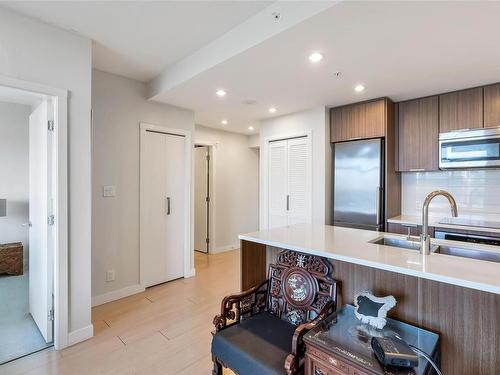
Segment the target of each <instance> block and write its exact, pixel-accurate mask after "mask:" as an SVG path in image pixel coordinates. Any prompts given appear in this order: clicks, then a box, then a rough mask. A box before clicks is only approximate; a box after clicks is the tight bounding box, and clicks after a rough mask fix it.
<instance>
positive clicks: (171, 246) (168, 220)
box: [141, 131, 185, 287]
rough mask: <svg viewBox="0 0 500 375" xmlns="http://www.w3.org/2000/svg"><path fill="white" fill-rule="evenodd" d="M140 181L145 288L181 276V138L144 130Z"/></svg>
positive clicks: (182, 162) (182, 139)
mask: <svg viewBox="0 0 500 375" xmlns="http://www.w3.org/2000/svg"><path fill="white" fill-rule="evenodd" d="M144 137H145V138H144V142H143V150H142V160H141V168H142V172H141V178H142V182H141V185H142V189H143V191H142V192H141V195H142V199H141V203H142V209H141V211H142V215H141V220H142V223H141V279H142V282H143V284H144V286H145V287H148V286H152V285H156V284H160V283H163V282H166V281H169V280H173V279H176V278H179V277H182V275H183V264H184V261H183V259H184V258H183V254H184V246H183V245H184V230H183V229H184V226H183V221H184V199H183V198H184V194H183V190H184V168H185V160H184V137H179V136H174V135H169V134H163V133H158V132H151V131H147V132H146V133H145V136H144Z"/></svg>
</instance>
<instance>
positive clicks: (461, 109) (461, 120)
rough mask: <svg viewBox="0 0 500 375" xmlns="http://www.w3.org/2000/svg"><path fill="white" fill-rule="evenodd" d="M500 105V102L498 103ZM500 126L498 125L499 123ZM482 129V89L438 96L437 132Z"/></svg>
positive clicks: (477, 88)
mask: <svg viewBox="0 0 500 375" xmlns="http://www.w3.org/2000/svg"><path fill="white" fill-rule="evenodd" d="M498 102H499V104H500V100H499V101H498ZM499 125H500V123H499ZM482 127H483V88H482V87H476V88H473V89H468V90H460V91H455V92H450V93H447V94H443V95H439V132H440V133H447V132H451V131H455V130H461V129H475V128H482Z"/></svg>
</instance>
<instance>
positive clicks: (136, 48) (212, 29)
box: [0, 1, 271, 81]
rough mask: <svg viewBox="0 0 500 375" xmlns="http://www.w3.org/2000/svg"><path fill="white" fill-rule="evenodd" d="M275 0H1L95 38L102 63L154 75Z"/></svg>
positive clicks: (145, 77)
mask: <svg viewBox="0 0 500 375" xmlns="http://www.w3.org/2000/svg"><path fill="white" fill-rule="evenodd" d="M270 3H271V2H270V1H233V2H230V1H1V2H0V4H1V5H2V6H4V7H8V8H11V9H13V10H15V11H16V12H19V13H22V14H24V15H27V16H29V17H33V18H37V19H40V20H42V21H44V22H46V23H50V24H53V25H55V26H58V27H61V28H63V29H67V30H71V31H74V32H76V33H78V34H81V35H83V36H86V37H88V38H90V39H92V40H94V48H93V66H94V67H95V68H97V69H100V70H103V71H106V72H110V73H115V74H119V75H123V76H126V77H130V78H134V79H137V80H140V81H149V80H151V79H152V78H154V77H156V76H157V75H158V74H159V73H160V72H161V71H162V70H163V69H165V68H166V67H168V66H169V65H171V64H173V63H175V62H176V61H178V60H180V59H182V58H183V57H185V56H186V55H189V54H191V53H192V52H194V51H196V50H198V49H199V48H201V47H203V46H204V45H206V44H207V43H209V42H210V41H212V40H213V39H215V38H217V37H219V36H220V35H222V34H224V33H226V32H227V31H229V30H230V29H232V28H233V27H235V26H236V25H238V24H240V23H241V22H243V21H244V20H246V19H247V18H249V17H251V16H252V15H254V14H255V13H257V12H259V11H260V10H262V9H263V8H265V7H266V6H268V5H269V4H270Z"/></svg>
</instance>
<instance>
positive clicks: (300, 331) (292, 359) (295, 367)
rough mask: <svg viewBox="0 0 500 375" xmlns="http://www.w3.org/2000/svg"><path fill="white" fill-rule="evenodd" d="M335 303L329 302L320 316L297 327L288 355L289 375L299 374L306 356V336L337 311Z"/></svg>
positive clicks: (287, 367)
mask: <svg viewBox="0 0 500 375" xmlns="http://www.w3.org/2000/svg"><path fill="white" fill-rule="evenodd" d="M335 308H336V306H335V303H334V302H333V301H330V302H328V303H327V304H326V305H325V307H323V309H322V310H321V312H320V313H319V314H318V316H317V317H316V318H315V319H313V320H311V321H310V322H307V323H304V324H301V325H300V326H298V327H297V328H296V329H295V332H294V334H293V338H292V353H291V354H289V355H288V356H287V357H286V360H285V370H286V373H287V374H288V375H293V374H297V373H298V371H299V368H300V366H301V360H302V357H303V356H304V353H303V352H304V345H303V342H304V336H305V334H306V333H307V332H309V331H310V330H311V329H313V328H314V327H316V326H317V325H318V324H320V323H321V322H322V321H323V320H324V319H325V318H326V317H327V316H329V315H330V314H331V313H333V312H334V311H335Z"/></svg>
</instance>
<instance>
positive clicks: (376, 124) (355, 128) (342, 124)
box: [330, 98, 392, 142]
mask: <svg viewBox="0 0 500 375" xmlns="http://www.w3.org/2000/svg"><path fill="white" fill-rule="evenodd" d="M389 105H392V102H390V101H389V99H387V98H382V99H376V100H372V101H368V102H362V103H356V104H350V105H346V106H342V107H337V108H332V109H331V115H330V130H331V131H330V134H331V142H341V141H348V140H353V139H367V138H376V137H384V136H385V134H386V128H387V116H388V114H387V112H388V106H389Z"/></svg>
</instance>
